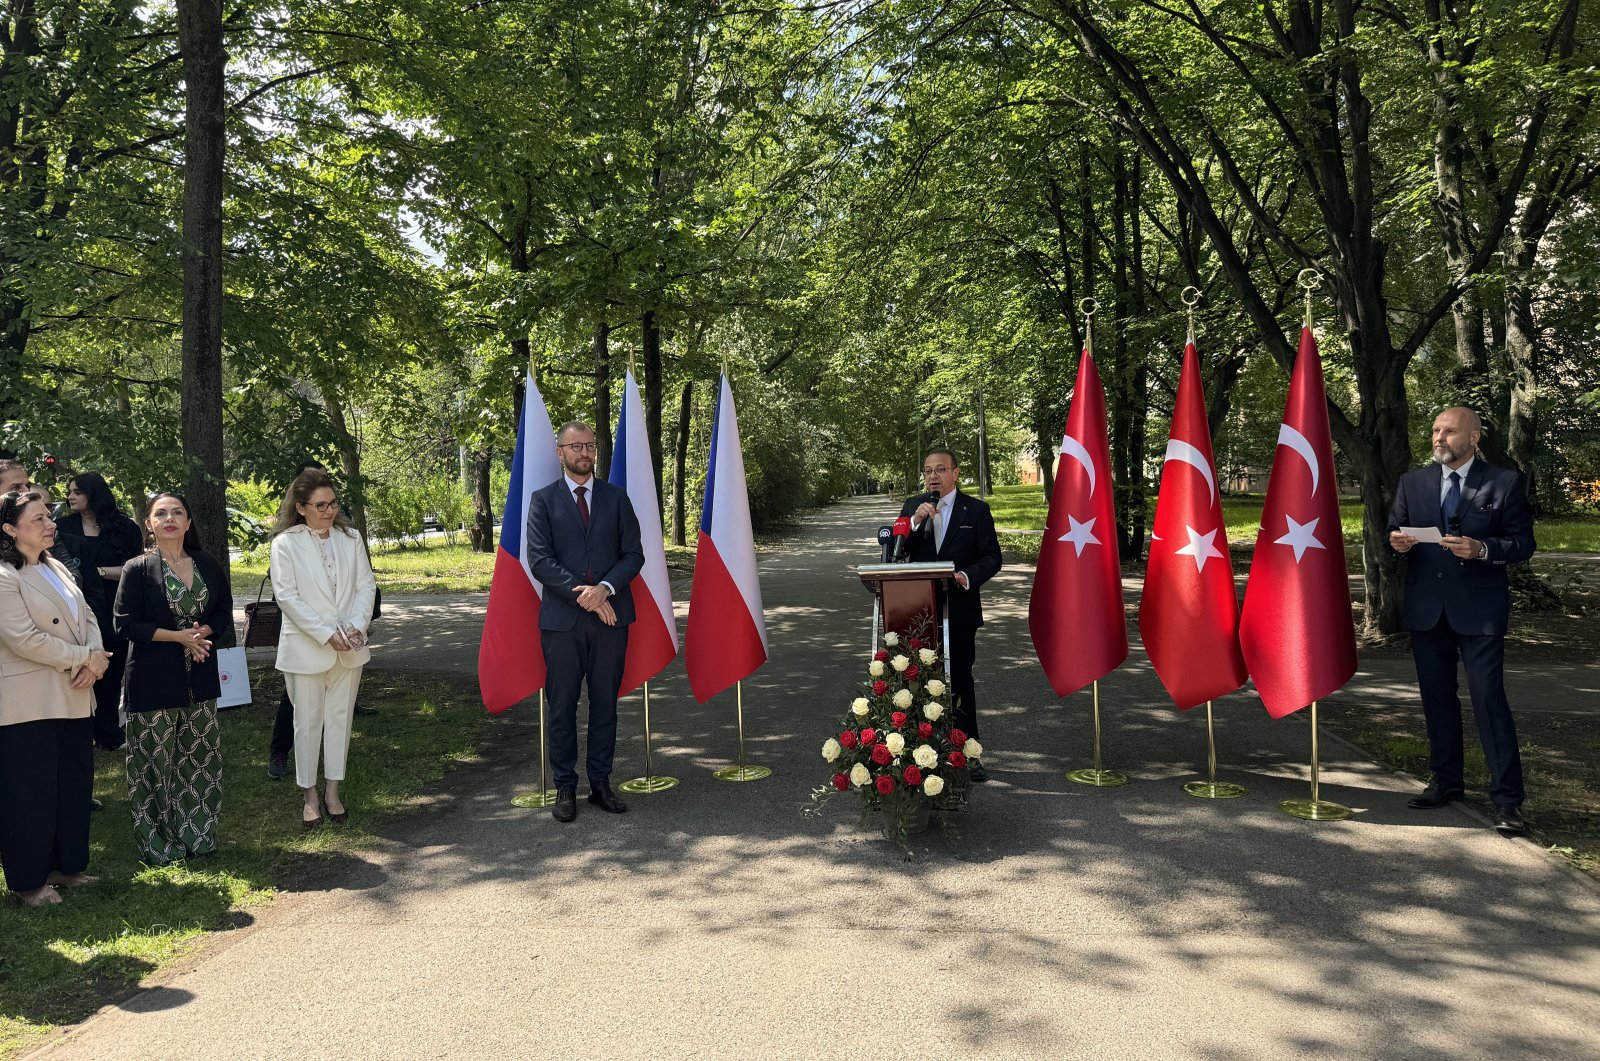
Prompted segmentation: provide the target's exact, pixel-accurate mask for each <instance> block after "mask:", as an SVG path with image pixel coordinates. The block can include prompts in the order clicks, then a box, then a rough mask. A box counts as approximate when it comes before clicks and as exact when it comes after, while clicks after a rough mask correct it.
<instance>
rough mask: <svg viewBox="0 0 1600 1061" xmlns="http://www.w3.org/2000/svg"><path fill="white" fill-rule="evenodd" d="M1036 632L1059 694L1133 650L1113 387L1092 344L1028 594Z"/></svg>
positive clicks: (1082, 683) (1074, 396)
mask: <svg viewBox="0 0 1600 1061" xmlns="http://www.w3.org/2000/svg"><path fill="white" fill-rule="evenodd" d="M1028 632H1029V633H1030V634H1032V635H1033V648H1034V651H1035V652H1036V653H1038V656H1039V662H1040V663H1041V664H1042V665H1043V666H1044V673H1045V677H1046V678H1048V679H1049V681H1050V687H1051V688H1052V689H1054V690H1055V692H1056V695H1057V696H1066V695H1068V694H1069V693H1073V692H1076V691H1077V690H1079V689H1082V688H1083V687H1084V686H1085V685H1088V684H1089V683H1090V682H1092V681H1094V680H1096V679H1098V678H1103V677H1105V676H1106V675H1107V674H1109V673H1110V672H1111V671H1112V670H1114V669H1116V667H1117V665H1118V664H1119V663H1121V662H1122V661H1123V660H1125V659H1127V658H1128V627H1127V620H1126V619H1125V618H1124V617H1123V612H1122V568H1121V565H1120V563H1119V562H1118V559H1117V514H1116V505H1115V491H1114V489H1113V484H1112V482H1111V446H1110V443H1109V442H1108V441H1107V439H1106V394H1105V391H1104V390H1103V389H1102V388H1101V386H1100V373H1099V370H1097V369H1096V368H1095V364H1094V356H1093V355H1092V354H1090V353H1089V351H1088V350H1087V349H1085V350H1084V351H1083V356H1082V357H1081V358H1080V359H1079V361H1078V382H1077V385H1076V386H1075V387H1074V388H1073V391H1072V408H1071V409H1070V410H1069V411H1068V413H1067V428H1066V431H1065V432H1064V433H1063V434H1062V436H1061V461H1060V463H1059V464H1058V465H1057V466H1056V485H1055V491H1054V493H1052V494H1051V495H1050V514H1049V516H1048V517H1047V518H1046V520H1045V529H1044V540H1043V542H1042V543H1041V544H1040V546H1039V567H1038V571H1037V572H1036V573H1035V575H1034V579H1033V592H1032V594H1031V596H1030V597H1029V598H1028Z"/></svg>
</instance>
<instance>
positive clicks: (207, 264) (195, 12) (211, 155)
mask: <svg viewBox="0 0 1600 1061" xmlns="http://www.w3.org/2000/svg"><path fill="white" fill-rule="evenodd" d="M178 47H179V51H180V52H181V54H182V57H183V78H184V84H185V86H186V92H185V97H184V153H183V157H184V169H183V399H182V418H183V432H182V438H183V451H184V453H185V455H186V456H187V458H188V475H187V488H188V489H187V492H188V499H189V506H190V512H191V514H192V515H193V516H194V519H195V523H196V524H197V525H198V526H199V528H200V534H201V539H202V541H203V542H204V543H205V546H206V549H207V550H208V551H209V552H210V553H211V555H212V556H214V557H215V558H216V559H217V562H218V563H220V564H222V566H223V570H224V571H227V570H228V566H229V565H228V510H227V490H228V476H227V471H226V469H225V468H224V466H223V451H222V174H223V169H222V165H223V153H224V150H225V148H226V144H227V131H226V129H225V127H224V124H223V69H224V67H225V66H226V64H227V61H228V56H227V53H225V52H224V51H223V48H222V4H221V2H220V0H179V2H178Z"/></svg>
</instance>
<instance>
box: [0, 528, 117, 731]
mask: <svg viewBox="0 0 1600 1061" xmlns="http://www.w3.org/2000/svg"><path fill="white" fill-rule="evenodd" d="M43 562H44V563H46V564H49V565H50V567H51V570H53V571H54V572H55V573H56V575H57V577H59V578H60V579H61V581H62V582H64V583H65V584H66V586H67V592H69V593H72V594H74V595H75V596H76V598H77V601H78V617H77V618H76V619H74V618H73V617H72V609H71V608H70V607H68V605H67V602H66V601H64V600H62V599H61V594H60V593H59V592H57V590H56V588H55V587H54V586H52V585H51V584H50V582H49V581H48V580H47V579H46V578H45V576H44V575H42V574H40V572H39V565H38V564H28V565H26V566H24V567H23V568H22V569H21V570H18V569H17V568H14V567H12V566H11V565H10V564H6V563H0V725H4V726H11V725H16V724H17V723H19V722H37V721H39V720H41V719H48V718H88V717H89V716H90V715H92V714H93V713H94V686H92V685H91V686H89V687H88V688H86V689H74V688H72V675H73V673H74V672H75V671H77V669H78V668H79V667H81V666H83V665H84V664H85V663H87V662H89V655H90V653H92V652H100V651H102V650H103V642H102V641H101V640H100V623H99V621H98V620H96V618H95V614H94V612H92V611H90V610H89V602H88V601H86V600H85V599H84V597H83V592H82V591H81V590H79V589H78V584H77V583H76V582H75V581H74V580H73V578H72V575H71V573H70V572H68V571H67V569H66V568H65V567H63V566H62V565H61V564H60V563H59V562H58V561H56V560H55V559H53V558H51V557H49V556H46V557H45V558H44V561H43Z"/></svg>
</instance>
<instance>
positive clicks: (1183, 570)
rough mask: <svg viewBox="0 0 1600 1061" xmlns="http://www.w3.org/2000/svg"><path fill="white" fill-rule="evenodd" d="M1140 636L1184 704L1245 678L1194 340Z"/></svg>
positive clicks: (1176, 411) (1164, 468)
mask: <svg viewBox="0 0 1600 1061" xmlns="http://www.w3.org/2000/svg"><path fill="white" fill-rule="evenodd" d="M1139 635H1140V637H1142V638H1143V639H1144V647H1145V651H1146V652H1147V653H1149V655H1150V663H1151V665H1152V666H1154V667H1155V669H1156V674H1158V675H1160V677H1161V684H1162V685H1165V686H1166V687H1167V694H1168V695H1169V696H1171V697H1172V702H1173V703H1175V704H1177V705H1178V706H1179V707H1182V708H1189V707H1194V706H1195V705H1196V704H1203V703H1205V702H1206V701H1207V700H1215V699H1216V698H1217V697H1219V696H1222V695H1224V694H1226V693H1231V692H1233V690H1235V689H1237V688H1239V686H1241V685H1243V684H1244V680H1245V669H1244V657H1243V656H1242V655H1240V653H1239V598H1238V597H1237V596H1236V595H1235V593H1234V589H1233V562H1232V560H1231V559H1230V558H1229V556H1228V529H1227V527H1226V525H1225V524H1224V523H1223V520H1222V497H1221V494H1220V493H1219V492H1218V489H1217V472H1216V462H1215V461H1214V460H1213V459H1212V456H1211V430H1210V428H1209V427H1208V426H1207V424H1206V403H1205V394H1204V388H1203V387H1202V385H1201V383H1200V355H1199V354H1198V353H1196V352H1195V348H1194V339H1193V338H1192V337H1191V338H1190V340H1189V343H1188V345H1187V346H1185V347H1184V350H1183V371H1182V373H1181V374H1180V375H1179V377H1178V402H1177V404H1176V405H1175V406H1174V407H1173V410H1172V431H1171V434H1170V435H1169V438H1168V441H1167V456H1166V460H1165V461H1164V462H1163V463H1162V465H1161V492H1160V493H1159V494H1158V495H1157V497H1156V518H1155V525H1154V527H1153V528H1152V533H1151V535H1150V562H1149V564H1148V565H1147V567H1146V568H1145V576H1144V595H1143V597H1142V598H1141V599H1140V602H1139Z"/></svg>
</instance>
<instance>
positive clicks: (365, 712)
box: [355, 704, 378, 718]
mask: <svg viewBox="0 0 1600 1061" xmlns="http://www.w3.org/2000/svg"><path fill="white" fill-rule="evenodd" d="M355 714H356V717H357V718H375V717H376V716H377V714H378V709H377V708H375V707H363V706H361V705H360V704H357V705H356V706H355Z"/></svg>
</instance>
